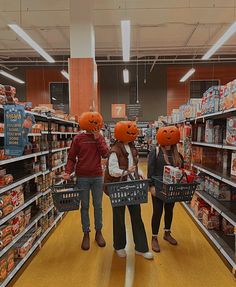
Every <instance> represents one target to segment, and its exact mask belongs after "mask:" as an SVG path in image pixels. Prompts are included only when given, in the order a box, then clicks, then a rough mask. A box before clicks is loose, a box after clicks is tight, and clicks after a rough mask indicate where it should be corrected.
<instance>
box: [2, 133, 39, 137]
mask: <svg viewBox="0 0 236 287" xmlns="http://www.w3.org/2000/svg"><path fill="white" fill-rule="evenodd" d="M28 136H29V137H40V136H41V133H29V134H28ZM0 137H1V138H4V133H0Z"/></svg>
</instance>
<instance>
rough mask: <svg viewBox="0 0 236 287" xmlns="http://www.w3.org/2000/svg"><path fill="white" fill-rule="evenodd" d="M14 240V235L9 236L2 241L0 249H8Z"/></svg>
mask: <svg viewBox="0 0 236 287" xmlns="http://www.w3.org/2000/svg"><path fill="white" fill-rule="evenodd" d="M12 240H13V236H12V234H8V235H7V236H5V237H4V238H2V239H1V241H0V248H4V247H6V246H7V245H8V244H9V243H11V242H12Z"/></svg>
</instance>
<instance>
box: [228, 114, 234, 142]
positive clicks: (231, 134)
mask: <svg viewBox="0 0 236 287" xmlns="http://www.w3.org/2000/svg"><path fill="white" fill-rule="evenodd" d="M226 143H227V144H229V145H236V117H230V118H227V126H226Z"/></svg>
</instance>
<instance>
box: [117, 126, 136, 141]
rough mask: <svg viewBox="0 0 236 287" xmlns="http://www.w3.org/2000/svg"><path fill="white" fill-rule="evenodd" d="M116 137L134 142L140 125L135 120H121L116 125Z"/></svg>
mask: <svg viewBox="0 0 236 287" xmlns="http://www.w3.org/2000/svg"><path fill="white" fill-rule="evenodd" d="M114 133H115V138H116V139H117V140H118V141H121V142H133V141H135V140H136V138H137V136H138V127H137V125H136V123H135V122H131V121H120V122H118V123H117V124H116V125H115V131H114Z"/></svg>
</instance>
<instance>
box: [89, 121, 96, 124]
mask: <svg viewBox="0 0 236 287" xmlns="http://www.w3.org/2000/svg"><path fill="white" fill-rule="evenodd" d="M89 122H90V124H95V125H97V124H98V122H95V121H89Z"/></svg>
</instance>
